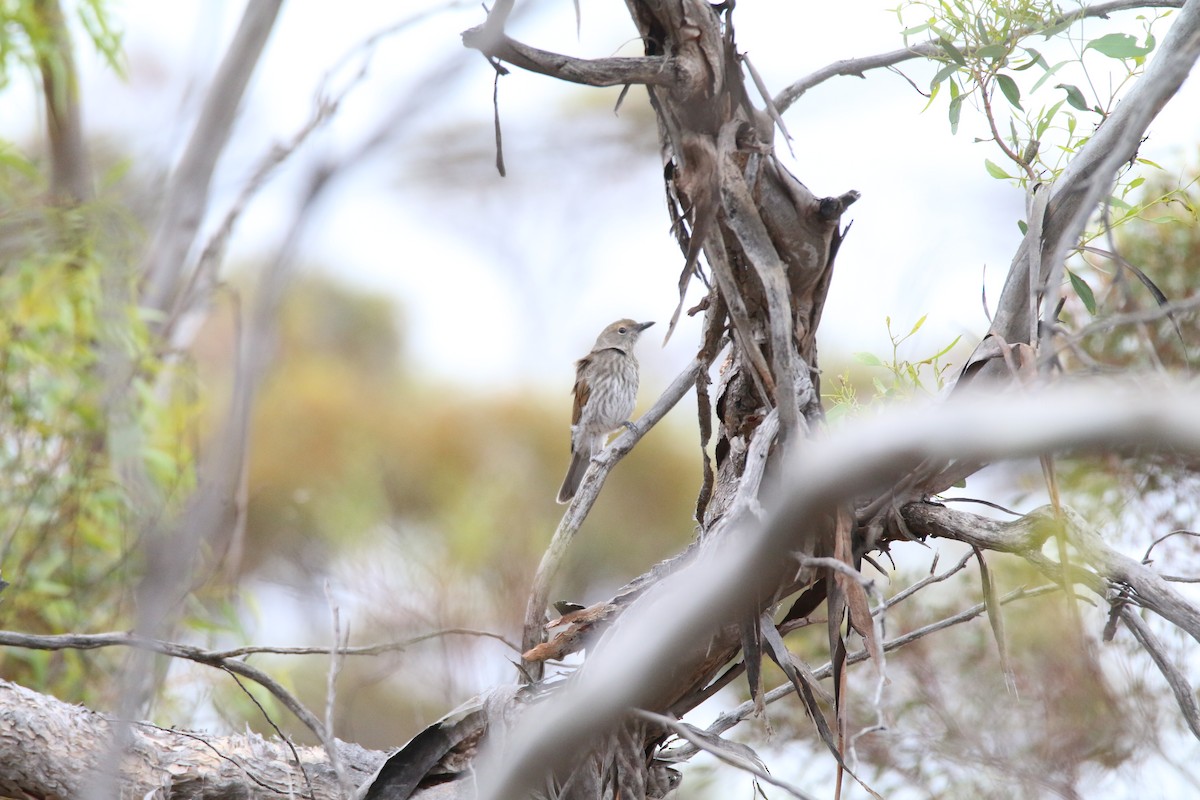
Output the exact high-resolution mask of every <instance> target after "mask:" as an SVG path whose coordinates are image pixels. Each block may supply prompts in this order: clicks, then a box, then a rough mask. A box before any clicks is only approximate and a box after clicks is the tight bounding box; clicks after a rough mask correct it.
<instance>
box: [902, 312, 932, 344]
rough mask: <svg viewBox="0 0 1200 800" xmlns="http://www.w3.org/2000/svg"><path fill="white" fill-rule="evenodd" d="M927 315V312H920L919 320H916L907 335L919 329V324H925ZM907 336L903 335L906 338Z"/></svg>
mask: <svg viewBox="0 0 1200 800" xmlns="http://www.w3.org/2000/svg"><path fill="white" fill-rule="evenodd" d="M928 316H929V315H928V314H922V315H921V318H920V319H919V320H917V324H915V325H913V326H912V330H911V331H909V332H908V336H912V335H913V334H914V333H916V332H917V331H919V330H921V326H922V325H924V324H925V319H926V317H928ZM908 336H905V337H904V338H905V339H907V338H908Z"/></svg>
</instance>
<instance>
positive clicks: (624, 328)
mask: <svg viewBox="0 0 1200 800" xmlns="http://www.w3.org/2000/svg"><path fill="white" fill-rule="evenodd" d="M653 324H654V323H653V322H634V321H633V320H631V319H621V320H617V321H616V322H614V323H613V324H612V325H609V326H608V327H607V328H605V329H604V330H603V331H601V332H600V335H599V336H597V337H596V343H595V344H594V345H592V352H590V353H588V354H587V355H586V356H584V357H583V358H581V359H579V360H578V361H576V362H575V388H574V390H573V391H574V392H575V408H574V410H573V411H572V413H571V466H570V467H569V468H568V469H567V477H566V478H564V479H563V484H562V488H561V489H559V490H558V502H560V503H569V502H571V498H572V497H574V496H575V492H576V490H578V489H579V482H580V481H582V480H583V473H585V472H587V468H588V463H589V462H591V460H592V457H593V456H595V455H596V454H597V453H599V452H600V449H601V448H602V447H604V442H605V441H606V440H607V439H608V435H609V434H610V433H612V432H613V431H615V430H616V429H617V428H619V427H621V426H622V425H626V424H628V423H629V415H630V414H632V413H633V403H634V401H635V400H636V399H637V390H638V362H637V358H635V357H634V355H633V346H634V344H636V343H637V340H638V337H639V336H641V335H642V331H644V330H646V328H649V327H650V326H651V325H653Z"/></svg>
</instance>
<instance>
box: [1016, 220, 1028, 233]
mask: <svg viewBox="0 0 1200 800" xmlns="http://www.w3.org/2000/svg"><path fill="white" fill-rule="evenodd" d="M1017 228H1018V229H1019V230H1020V231H1021V235H1022V236H1024V235H1025V234H1027V233H1029V223H1028V222H1026V221H1025V220H1023V219H1019V220H1017Z"/></svg>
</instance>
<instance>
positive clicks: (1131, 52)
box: [1083, 33, 1154, 59]
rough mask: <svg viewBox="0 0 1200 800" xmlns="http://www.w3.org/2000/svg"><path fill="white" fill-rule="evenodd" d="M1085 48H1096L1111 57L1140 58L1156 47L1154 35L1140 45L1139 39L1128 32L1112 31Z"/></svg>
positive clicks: (1147, 37) (1098, 51)
mask: <svg viewBox="0 0 1200 800" xmlns="http://www.w3.org/2000/svg"><path fill="white" fill-rule="evenodd" d="M1083 49H1084V50H1095V51H1096V52H1097V53H1100V54H1101V55H1106V56H1108V57H1109V58H1116V59H1126V58H1139V57H1141V56H1145V55H1147V54H1148V53H1149V52H1150V51H1151V50H1153V49H1154V37H1153V36H1149V35H1147V36H1146V44H1145V45H1144V46H1143V45H1139V44H1138V41H1137V39H1136V38H1135V37H1134V36H1131V35H1130V34H1128V33H1110V34H1108V35H1106V36H1101V37H1100V38H1099V39H1092V40H1091V41H1090V42H1088V43H1087V44H1086V45H1085V46H1084V48H1083Z"/></svg>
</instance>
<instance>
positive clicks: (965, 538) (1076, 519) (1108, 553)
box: [902, 503, 1200, 641]
mask: <svg viewBox="0 0 1200 800" xmlns="http://www.w3.org/2000/svg"><path fill="white" fill-rule="evenodd" d="M902 513H903V514H904V520H905V522H906V523H907V524H908V526H909V527H910V528H911V529H913V530H914V531H920V532H924V533H926V534H928V535H930V536H940V537H943V538H948V539H956V540H958V541H961V542H966V543H967V544H971V545H974V546H976V547H979V548H982V549H986V550H997V551H1000V552H1005V553H1014V554H1016V555H1019V556H1021V557H1022V558H1025V559H1027V560H1029V561H1030V562H1031V563H1034V565H1035V566H1038V567H1039V568H1040V569H1043V571H1045V569H1046V568H1049V569H1051V570H1061V568H1062V565H1061V564H1058V562H1053V561H1050V560H1049V559H1047V558H1046V557H1045V556H1044V555H1042V553H1041V548H1042V545H1043V544H1044V543H1045V541H1046V539H1047V538H1048V537H1050V536H1053V535H1054V531H1055V526H1056V525H1058V524H1059V519H1056V517H1055V515H1054V513H1053V511H1052V510H1051V509H1050V508H1049V507H1045V508H1041V509H1038V510H1036V511H1032V512H1030V513H1029V514H1026V515H1025V516H1024V517H1021V518H1020V519H1017V520H1012V521H1011V522H999V521H996V520H991V519H988V518H986V517H980V516H977V515H975V514H969V513H966V512H963V511H955V510H953V509H949V508H946V507H945V506H938V505H934V504H932V503H910V504H908V505H906V506H905V507H904V508H903V509H902ZM1061 523H1062V524H1063V526H1064V528H1065V530H1064V531H1063V535H1064V536H1065V538H1066V540H1067V541H1068V542H1070V543H1071V545H1072V546H1074V547H1075V548H1076V550H1078V551H1079V554H1080V558H1081V559H1082V561H1083V562H1084V563H1086V564H1088V565H1089V566H1091V568H1092V569H1094V570H1095V571H1096V577H1097V578H1098V580H1095V581H1091V582H1090V583H1089V585H1088V588H1089V589H1091V590H1092V591H1095V592H1097V593H1099V594H1100V595H1101V596H1104V594H1105V592H1106V589H1107V588H1108V586H1109V585H1112V584H1115V585H1118V586H1127V587H1129V588H1130V589H1131V590H1132V592H1131V593H1130V596H1129V598H1128V601H1129V602H1131V603H1134V604H1136V605H1140V606H1142V607H1144V608H1148V609H1150V610H1151V611H1154V612H1155V613H1157V614H1158V615H1159V616H1161V617H1163V618H1164V619H1166V620H1169V621H1170V622H1171V623H1173V624H1174V625H1176V626H1178V627H1179V628H1181V629H1183V630H1184V631H1186V632H1187V633H1188V634H1189V635H1191V636H1192V637H1193V638H1194V639H1196V640H1197V641H1200V608H1197V607H1196V606H1195V605H1193V604H1192V603H1190V602H1188V600H1187V599H1186V598H1184V597H1183V595H1181V594H1179V592H1178V591H1176V590H1175V589H1174V587H1172V586H1171V585H1170V583H1169V582H1168V581H1167V580H1166V579H1165V578H1163V576H1161V575H1159V574H1158V573H1157V572H1155V571H1154V570H1152V569H1150V568H1149V567H1148V566H1146V565H1145V564H1142V563H1141V562H1139V561H1136V560H1135V559H1132V558H1130V557H1129V556H1126V555H1122V554H1121V553H1118V552H1117V551H1116V550H1114V549H1112V548H1111V547H1109V546H1108V545H1107V544H1106V543H1105V542H1104V540H1103V539H1101V538H1100V536H1099V535H1098V534H1097V533H1096V532H1095V531H1094V530H1092V529H1091V528H1090V527H1089V526H1088V525H1087V524H1086V523H1085V522H1084V520H1083V519H1082V518H1081V517H1080V516H1079V515H1078V514H1077V513H1075V512H1074V511H1072V510H1071V509H1069V508H1064V509H1063V513H1062V516H1061ZM1079 578H1080V575H1079V573H1078V572H1072V573H1071V575H1070V580H1071V581H1072V582H1075V581H1077V580H1078V579H1079Z"/></svg>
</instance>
